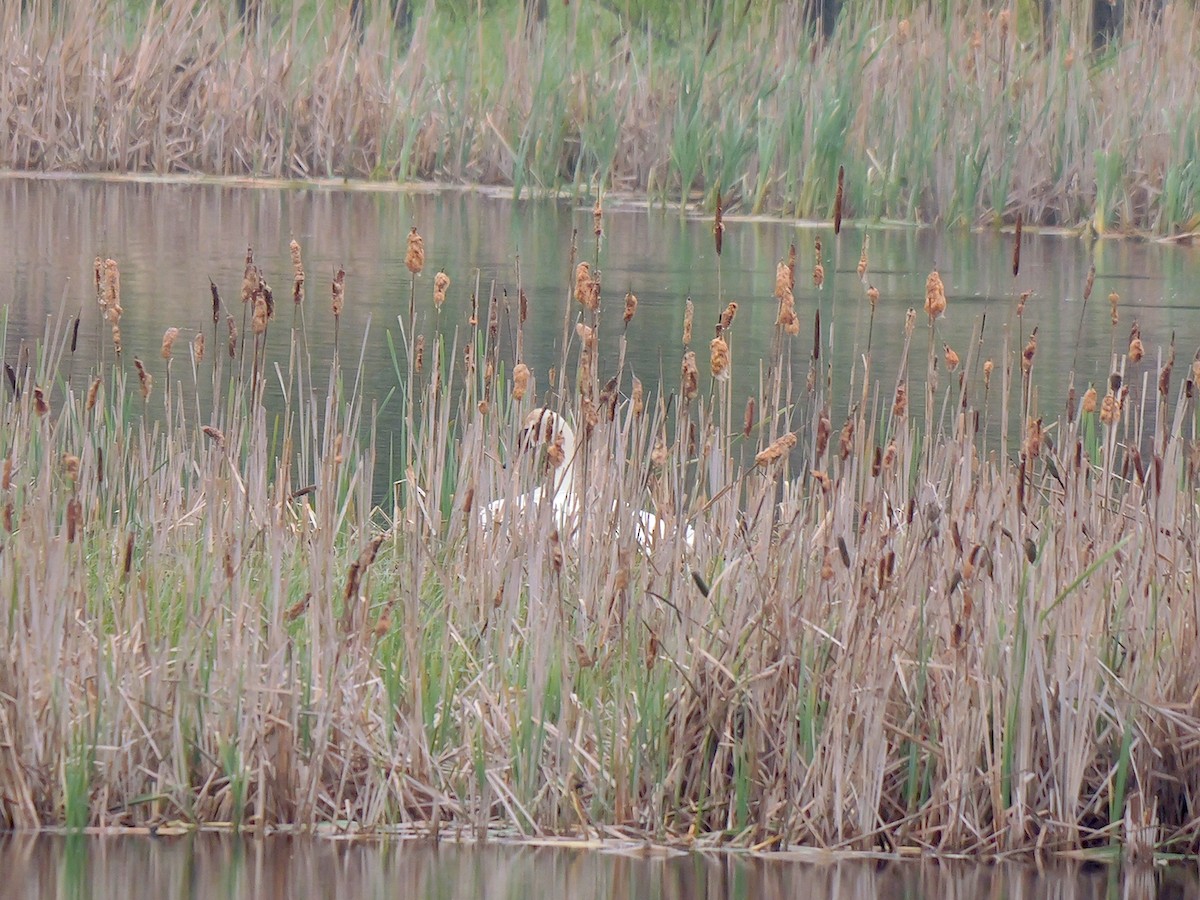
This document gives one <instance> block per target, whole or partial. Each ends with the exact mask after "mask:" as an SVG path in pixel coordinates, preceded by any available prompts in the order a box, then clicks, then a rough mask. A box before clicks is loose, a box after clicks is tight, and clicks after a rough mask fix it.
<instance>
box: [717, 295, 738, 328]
mask: <svg viewBox="0 0 1200 900" xmlns="http://www.w3.org/2000/svg"><path fill="white" fill-rule="evenodd" d="M737 311H738V305H737V303H735V302H734V301H732V300H730V301H729V305H727V306H726V307H725V310H724V312H722V313H721V324H720V329H721V333H722V334H724V333H725V332H726V331H728V330H729V329H730V328H732V327H733V320H734V318H735V317H736V316H737Z"/></svg>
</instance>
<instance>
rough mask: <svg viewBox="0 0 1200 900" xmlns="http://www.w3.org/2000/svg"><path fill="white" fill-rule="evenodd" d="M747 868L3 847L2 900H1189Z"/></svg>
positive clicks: (529, 851) (185, 840)
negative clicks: (927, 899) (998, 899)
mask: <svg viewBox="0 0 1200 900" xmlns="http://www.w3.org/2000/svg"><path fill="white" fill-rule="evenodd" d="M782 856H783V857H784V858H782V859H780V858H775V856H773V855H767V856H760V857H748V856H739V855H732V854H717V853H687V854H684V853H681V854H678V855H672V856H669V857H650V858H647V857H645V856H641V855H637V853H636V851H634V852H633V853H625V852H622V853H616V852H598V851H595V850H583V849H559V848H555V847H545V846H539V847H534V846H521V845H511V844H500V845H497V844H489V845H484V846H477V845H459V844H453V843H443V844H440V845H436V844H432V843H430V842H426V841H394V842H392V841H375V840H367V841H361V840H355V841H335V840H323V839H317V838H287V837H274V838H268V839H237V838H232V837H226V836H217V835H196V836H191V837H182V838H168V839H163V838H158V839H154V838H147V837H84V836H78V837H48V836H39V837H13V836H9V837H4V836H0V872H4V873H5V874H4V884H3V887H0V896H3V897H5V898H13V900H16V898H31V900H32V898H43V897H59V898H72V900H74V898H78V900H83V898H88V900H90V898H117V897H120V898H129V900H142V898H146V900H160V898H165V897H190V898H196V900H210V898H213V900H215V898H222V900H235V898H238V900H240V898H247V900H249V898H262V897H288V898H296V900H309V898H318V897H320V898H331V897H347V898H349V897H354V898H360V897H361V898H372V897H379V898H384V897H406V898H410V897H411V898H420V900H458V898H462V900H467V898H479V900H489V898H491V900H501V898H513V897H555V898H559V897H561V898H569V900H592V898H595V900H599V898H612V900H624V898H639V897H652V898H658V900H694V898H711V900H719V898H750V897H754V898H759V897H765V898H779V900H783V898H789V897H795V898H801V897H841V898H847V900H866V898H874V897H879V898H913V900H916V898H924V897H930V898H954V897H963V898H976V897H1012V898H1033V897H1055V898H1062V900H1074V898H1078V900H1088V898H1116V897H1188V896H1195V895H1196V891H1197V890H1200V881H1198V880H1197V877H1196V871H1195V869H1194V867H1182V866H1180V867H1171V868H1166V867H1143V868H1136V869H1121V868H1118V867H1116V866H1111V867H1109V866H1099V865H1096V866H1080V865H1068V864H1065V863H1053V864H1050V865H1048V866H1042V867H1038V868H1035V867H1033V866H1032V865H1028V864H1016V863H1004V864H991V865H980V864H973V863H964V862H954V861H947V862H942V863H934V862H929V861H925V862H917V861H898V860H890V861H887V860H870V861H862V860H855V861H843V862H837V863H828V864H820V865H816V864H811V863H798V862H795V861H794V860H789V859H787V858H786V856H787V855H786V854H783V855H782Z"/></svg>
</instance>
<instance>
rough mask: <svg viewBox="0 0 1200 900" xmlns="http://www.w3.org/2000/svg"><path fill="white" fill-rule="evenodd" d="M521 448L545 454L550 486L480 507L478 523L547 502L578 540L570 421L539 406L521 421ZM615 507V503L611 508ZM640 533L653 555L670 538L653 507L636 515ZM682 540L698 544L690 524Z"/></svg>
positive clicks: (562, 529) (561, 526)
mask: <svg viewBox="0 0 1200 900" xmlns="http://www.w3.org/2000/svg"><path fill="white" fill-rule="evenodd" d="M517 446H518V447H519V448H520V449H521V450H524V451H527V450H536V451H538V452H539V453H542V454H544V455H545V459H546V462H547V464H548V465H549V466H550V467H551V470H552V474H551V476H550V478H549V482H548V484H543V485H539V486H538V487H536V488H534V489H533V490H532V491H530V492H528V493H525V494H521V495H520V496H518V497H515V498H513V499H512V500H511V501H510V500H506V499H500V500H493V501H492V502H491V503H489V504H488V505H487V506H485V507H484V508H483V509H482V510H481V511H480V524H481V525H483V527H484V528H485V529H494V528H496V527H497V526H498V525H500V524H501V523H503V522H504V521H505V520H506V519H508V518H510V517H511V516H510V514H509V509H510V508H511V509H513V510H515V511H516V516H518V517H524V516H526V515H530V514H532V515H539V514H540V511H541V509H542V506H543V504H545V503H547V502H549V504H550V506H551V509H552V512H551V515H552V516H553V517H554V523H555V526H556V527H557V528H558V531H559V533H560V534H561V535H563V537H564V538H569V539H570V540H576V539H577V537H578V531H579V527H580V524H581V523H580V513H581V511H582V510H581V509H580V490H579V487H580V486H579V485H577V483H576V474H575V473H576V467H575V454H576V450H577V447H576V443H575V432H574V430H573V429H572V428H571V426H570V425H568V424H567V422H566V420H565V419H564V418H563V417H562V416H560V415H559V414H558V413H556V412H554V410H552V409H549V408H547V407H539V408H538V409H535V410H532V411H531V412H530V413H529V414H528V415H527V416H526V417H525V419H524V421H523V422H522V424H521V431H520V434H519V438H518V443H517ZM616 508H617V502H616V501H614V504H613V509H614V510H615V509H616ZM634 518H635V519H636V532H635V534H634V537H635V538H636V540H637V543H638V547H639V548H640V549H641V551H642V553H644V554H649V553H651V552H652V551H653V550H654V547H655V545H656V544H661V543H662V542H663V541H664V540H666V539H667V536H668V534H669V529H668V526H667V523H666V522H665V521H664V520H663V519H661V518H659V517H658V516H656V515H655V514H654V513H652V512H650V511H649V510H645V509H639V510H637V511H636V512H635V513H634ZM683 540H684V543H685V544H686V545H687V546H688V548H689V549H692V548H694V546H695V541H696V536H695V531H694V529H693V528H692V527H691V526H690V525H687V526H685V527H684V531H683Z"/></svg>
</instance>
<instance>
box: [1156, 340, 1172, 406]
mask: <svg viewBox="0 0 1200 900" xmlns="http://www.w3.org/2000/svg"><path fill="white" fill-rule="evenodd" d="M1174 366H1175V335H1174V334H1172V335H1171V346H1170V348H1169V349H1168V350H1167V359H1166V362H1164V363H1163V367H1162V368H1161V369H1159V370H1158V392H1159V393H1160V394H1161V395H1162V398H1163V399H1164V400H1166V399H1167V395H1168V394H1170V393H1171V369H1172V368H1174Z"/></svg>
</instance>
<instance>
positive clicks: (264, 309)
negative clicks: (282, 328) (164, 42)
mask: <svg viewBox="0 0 1200 900" xmlns="http://www.w3.org/2000/svg"><path fill="white" fill-rule="evenodd" d="M270 318H271V308H270V306H269V305H268V304H267V295H266V294H264V293H263V292H262V291H255V293H254V315H253V317H252V318H251V320H250V328H251V330H252V331H253V332H254V333H255V334H262V333H263V332H264V331H266V330H267V322H268V321H270Z"/></svg>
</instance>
